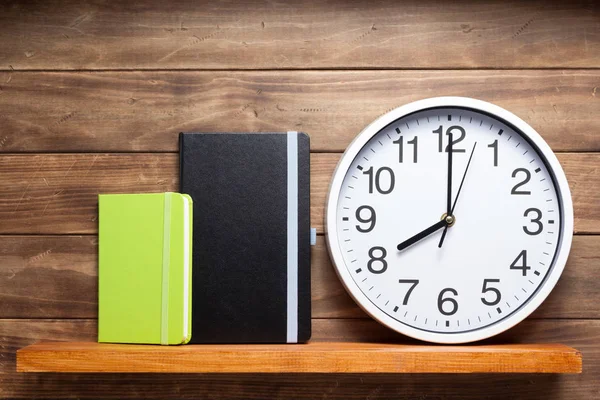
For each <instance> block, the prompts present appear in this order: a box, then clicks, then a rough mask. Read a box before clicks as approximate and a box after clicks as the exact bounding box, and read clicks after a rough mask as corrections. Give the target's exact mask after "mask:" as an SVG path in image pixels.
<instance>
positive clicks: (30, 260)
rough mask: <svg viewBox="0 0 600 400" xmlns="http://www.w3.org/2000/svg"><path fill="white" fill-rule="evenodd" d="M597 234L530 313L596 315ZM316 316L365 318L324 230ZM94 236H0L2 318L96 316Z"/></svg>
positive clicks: (316, 253) (315, 264) (318, 251)
mask: <svg viewBox="0 0 600 400" xmlns="http://www.w3.org/2000/svg"><path fill="white" fill-rule="evenodd" d="M598 248H600V236H576V237H575V238H574V242H573V249H572V251H571V256H570V258H569V261H568V263H567V267H566V269H565V271H564V273H563V276H562V277H561V279H560V281H559V283H558V284H557V286H556V287H555V289H554V290H553V292H552V294H551V295H550V297H549V298H548V299H547V300H546V301H545V302H544V304H543V305H542V306H541V307H540V308H539V309H538V310H537V311H536V312H535V313H534V314H533V316H534V318H600V310H599V309H598V307H596V305H597V304H598V303H600V292H599V291H598V288H597V285H596V276H598V275H599V274H600V255H599V254H598V251H597V249H598ZM311 277H312V315H313V317H314V318H367V315H366V314H365V313H364V312H363V311H362V310H361V309H360V308H359V307H358V306H357V305H356V303H354V301H353V300H352V299H351V298H350V296H349V295H348V294H347V293H346V290H345V289H344V288H343V286H342V285H341V283H340V281H339V279H338V277H337V275H336V273H335V271H334V269H333V267H332V265H331V261H330V259H329V255H328V252H327V249H326V245H325V240H324V237H323V236H319V237H318V238H317V244H316V246H315V247H313V249H312V274H311ZM97 284H98V261H97V237H96V236H39V235H35V236H2V237H0V304H2V307H1V308H0V318H96V317H97V312H98V304H97V293H98V286H97Z"/></svg>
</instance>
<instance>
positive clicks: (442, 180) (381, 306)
mask: <svg viewBox="0 0 600 400" xmlns="http://www.w3.org/2000/svg"><path fill="white" fill-rule="evenodd" d="M326 225H327V242H328V247H329V251H330V254H331V257H332V260H333V263H334V266H335V269H336V271H337V273H338V275H339V277H340V279H341V280H342V283H343V284H344V286H345V287H346V289H347V290H348V292H349V293H350V294H351V295H352V297H353V298H354V300H355V301H356V302H357V303H358V304H359V305H360V306H361V307H362V308H363V309H364V310H365V311H366V312H367V313H369V314H370V315H371V316H372V317H373V318H375V319H376V320H378V321H379V322H381V323H383V324H384V325H387V326H388V327H390V328H392V329H395V330H396V331H398V332H400V333H403V334H405V335H408V336H412V337H415V338H417V339H422V340H428V341H432V342H439V343H461V342H469V341H475V340H480V339H484V338H487V337H490V336H492V335H495V334H497V333H500V332H502V331H504V330H506V329H508V328H510V327H512V326H514V325H515V324H517V323H518V322H520V321H522V320H523V319H524V318H525V317H527V316H528V315H529V314H530V313H531V312H533V311H534V310H535V309H536V308H537V307H538V306H539V305H540V304H541V302H542V301H543V300H544V299H545V298H546V297H547V296H548V294H549V293H550V291H551V290H552V288H553V287H554V285H555V284H556V282H557V280H558V278H559V277H560V275H561V273H562V270H563V268H564V266H565V263H566V260H567V256H568V253H569V249H570V246H571V240H572V231H573V207H572V202H571V195H570V192H569V187H568V184H567V181H566V178H565V176H564V173H563V171H562V168H561V166H560V164H559V162H558V160H557V159H556V157H555V155H554V153H553V152H552V151H551V150H550V148H549V147H548V145H547V144H546V143H545V142H544V140H543V139H542V138H541V137H540V135H539V134H538V133H536V132H535V131H534V130H533V128H531V127H530V126H529V125H527V124H526V123H525V122H524V121H522V120H521V119H519V118H518V117H516V116H515V115H513V114H511V113H509V112H508V111H506V110H504V109H502V108H500V107H497V106H494V105H492V104H489V103H486V102H482V101H478V100H473V99H466V98H458V97H440V98H434V99H427V100H422V101H418V102H415V103H411V104H408V105H406V106H403V107H400V108H398V109H396V110H393V111H391V112H390V113H388V114H386V115H384V116H382V117H381V118H379V119H378V120H376V121H375V122H373V123H372V124H371V125H369V126H368V127H367V128H365V130H363V131H362V132H361V133H360V134H359V135H358V137H357V138H356V139H355V140H354V141H353V142H352V144H351V145H350V146H349V147H348V149H347V150H346V152H345V153H344V155H343V156H342V158H341V160H340V162H339V164H338V166H337V169H336V171H335V173H334V176H333V180H332V184H331V187H330V192H329V197H328V201H327V216H326Z"/></svg>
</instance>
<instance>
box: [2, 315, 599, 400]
mask: <svg viewBox="0 0 600 400" xmlns="http://www.w3.org/2000/svg"><path fill="white" fill-rule="evenodd" d="M313 328H314V329H313V337H314V340H331V341H337V342H339V341H371V342H386V343H406V344H410V343H416V342H415V341H411V340H406V339H403V338H402V337H401V336H399V335H397V334H395V333H394V332H391V331H390V330H388V329H385V328H383V327H382V326H381V325H379V324H377V323H375V322H374V321H370V320H353V319H350V320H315V321H314V327H313ZM95 335H96V324H95V321H92V320H0V343H2V346H1V347H0V356H1V358H0V397H3V398H15V397H20V398H32V397H39V398H61V397H65V398H66V397H69V398H72V397H77V398H203V397H210V398H214V399H225V398H233V399H247V398H273V399H289V398H294V399H312V398H316V397H319V398H320V397H322V396H323V395H324V394H326V395H327V397H328V398H340V399H365V398H427V397H433V398H437V399H446V400H450V399H480V398H486V399H491V400H496V399H506V393H507V391H510V395H511V396H512V397H514V398H519V399H525V400H530V399H536V400H539V399H540V398H554V399H570V398H586V399H587V398H595V396H596V395H597V393H598V392H597V385H598V377H599V376H600V349H599V348H598V346H597V343H598V340H600V322H599V321H596V320H535V321H525V322H523V323H522V324H519V325H518V326H517V327H515V328H513V329H511V330H510V331H508V332H506V333H504V334H502V335H500V337H498V338H497V339H496V341H487V342H486V343H488V344H493V343H496V342H499V343H515V344H517V343H552V342H556V341H557V339H558V340H560V341H561V342H563V343H565V344H567V345H569V346H573V347H575V348H577V349H578V350H580V351H581V353H582V355H583V359H584V368H583V373H582V374H580V375H561V376H556V375H512V374H500V375H499V374H491V375H489V374H469V375H443V374H441V375H440V374H424V375H421V374H416V375H414V374H408V375H402V374H400V375H398V374H349V375H347V374H300V375H299V374H281V375H279V374H276V375H269V376H266V375H264V374H243V375H239V374H217V375H215V374H178V375H169V374H162V375H161V374H158V375H157V374H100V375H98V374H53V373H44V374H21V373H17V372H16V364H15V360H16V355H15V352H16V350H17V349H18V348H21V347H24V346H26V345H29V344H32V343H34V342H36V341H39V340H43V339H51V340H73V341H80V340H94V339H95ZM369 396H370V397H369Z"/></svg>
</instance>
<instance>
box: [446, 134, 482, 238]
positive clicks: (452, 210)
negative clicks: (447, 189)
mask: <svg viewBox="0 0 600 400" xmlns="http://www.w3.org/2000/svg"><path fill="white" fill-rule="evenodd" d="M475 146H477V142H475V143H474V144H473V150H471V155H470V156H469V161H468V162H467V167H466V168H465V173H464V174H463V177H462V180H461V181H460V186H459V187H458V193H456V198H455V199H454V204H453V205H452V208H451V209H450V215H452V216H453V215H454V207H456V202H457V201H458V196H460V191H461V190H462V187H463V183H465V178H466V176H467V171H468V170H469V165H471V160H472V159H473V153H475ZM449 226H450V225H446V228H444V232H442V237H441V239H440V243H439V244H438V247H440V248H441V247H442V244H444V239H445V238H446V232H447V231H448V227H449Z"/></svg>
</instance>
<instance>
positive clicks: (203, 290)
mask: <svg viewBox="0 0 600 400" xmlns="http://www.w3.org/2000/svg"><path fill="white" fill-rule="evenodd" d="M180 153H181V154H180V162H181V170H180V172H181V192H182V193H188V194H190V195H191V197H192V199H193V201H194V216H195V217H194V252H193V253H194V254H193V265H194V275H193V297H192V308H193V316H192V330H193V334H192V339H191V341H190V343H286V342H289V343H295V342H305V341H307V340H308V339H309V338H310V334H311V325H310V322H311V321H310V197H309V196H310V183H309V182H310V143H309V137H308V136H307V135H306V134H303V133H297V132H293V133H292V132H290V133H261V134H232V133H182V134H181V135H180ZM288 153H289V157H288ZM288 171H291V174H292V175H291V178H290V179H289V180H288ZM288 186H289V187H288ZM288 193H290V194H291V196H289V195H288ZM288 217H289V218H288ZM288 219H289V221H288ZM288 271H290V273H288Z"/></svg>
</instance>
